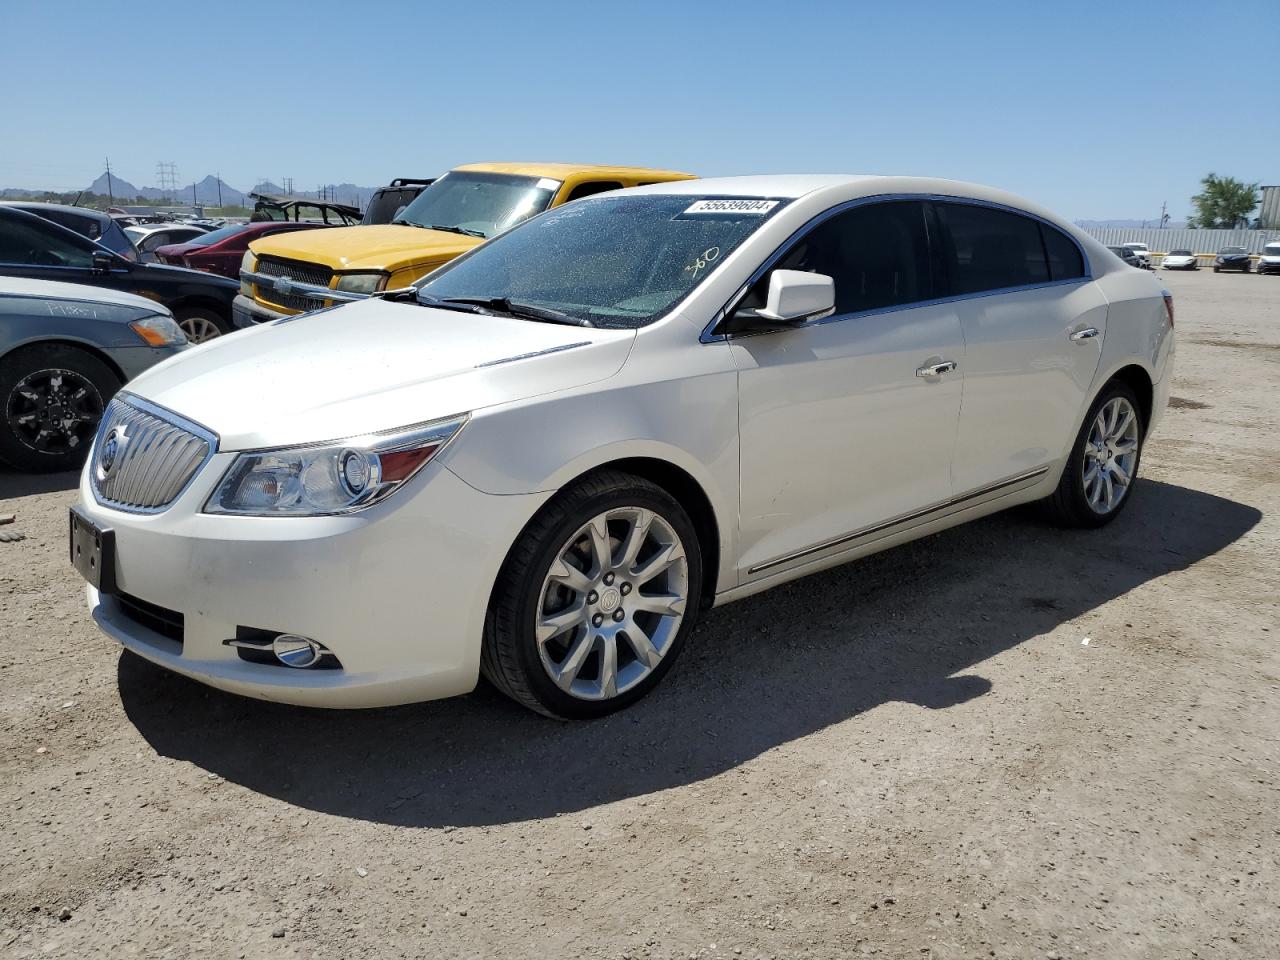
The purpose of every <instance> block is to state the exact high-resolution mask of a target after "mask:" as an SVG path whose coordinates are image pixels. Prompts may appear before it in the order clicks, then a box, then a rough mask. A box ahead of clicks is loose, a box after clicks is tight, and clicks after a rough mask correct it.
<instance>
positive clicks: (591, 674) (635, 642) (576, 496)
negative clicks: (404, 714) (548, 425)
mask: <svg viewBox="0 0 1280 960" xmlns="http://www.w3.org/2000/svg"><path fill="white" fill-rule="evenodd" d="M701 581H702V556H701V552H700V551H699V548H698V540H697V535H696V533H695V532H694V529H693V524H692V522H691V521H690V520H689V517H688V515H687V514H686V513H685V512H684V510H683V509H682V508H681V506H680V505H679V504H678V503H677V502H676V501H675V500H674V499H673V498H672V497H671V495H670V494H668V493H667V492H666V491H665V490H663V489H662V488H661V487H658V486H657V485H655V484H653V483H650V482H649V481H647V480H644V479H641V478H639V477H633V476H630V475H627V474H622V473H612V472H610V473H601V474H598V475H596V476H594V477H589V478H587V479H585V480H583V481H582V482H580V483H578V484H576V485H574V486H573V487H571V488H569V489H567V490H566V491H564V492H563V493H562V494H560V496H558V497H557V498H556V499H555V500H553V501H552V502H551V503H550V504H549V505H548V507H546V508H545V509H544V510H543V511H542V513H541V514H539V515H538V517H536V518H535V519H534V520H533V522H532V523H530V525H529V526H528V527H527V528H526V529H525V530H524V532H523V533H522V534H521V536H520V538H519V540H518V541H517V542H516V544H515V546H514V547H512V550H511V553H510V555H509V556H508V558H507V561H506V563H505V564H504V566H503V569H502V573H501V574H500V575H499V578H498V583H497V585H496V586H495V588H494V594H493V599H492V602H491V603H490V609H489V615H488V617H487V618H486V622H485V635H484V648H483V654H482V660H481V666H482V669H483V670H484V673H485V676H487V677H488V678H489V680H490V681H491V682H492V683H493V684H494V686H496V687H497V688H498V689H499V690H501V691H502V692H503V693H505V694H507V696H509V697H511V698H512V699H514V700H517V701H519V702H520V703H522V704H524V705H525V706H527V707H529V708H530V709H533V710H536V711H538V712H539V713H544V714H546V715H547V716H551V717H557V718H561V719H573V720H578V719H591V718H594V717H600V716H604V715H605V714H608V713H612V712H613V711H615V710H619V709H621V708H623V707H625V706H628V705H629V704H631V703H634V702H635V701H636V700H639V699H640V698H641V697H643V696H644V695H645V694H646V693H648V692H649V691H650V690H652V689H653V688H654V687H655V686H657V684H658V682H659V681H660V680H661V679H662V677H663V676H664V675H665V674H666V672H667V671H668V670H670V669H671V666H672V664H673V663H674V661H675V659H676V657H677V656H678V655H679V653H680V650H681V649H682V648H683V646H684V644H685V642H686V640H687V638H688V634H689V631H690V630H691V629H692V628H693V623H694V620H695V619H696V618H697V615H698V606H699V597H700V593H701V586H700V585H701Z"/></svg>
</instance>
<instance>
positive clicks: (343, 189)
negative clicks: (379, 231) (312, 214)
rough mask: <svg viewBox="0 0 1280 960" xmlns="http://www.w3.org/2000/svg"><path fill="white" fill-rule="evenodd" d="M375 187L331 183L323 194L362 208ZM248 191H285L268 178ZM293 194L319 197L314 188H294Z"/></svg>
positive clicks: (337, 201) (339, 201) (336, 201)
mask: <svg viewBox="0 0 1280 960" xmlns="http://www.w3.org/2000/svg"><path fill="white" fill-rule="evenodd" d="M377 189H378V188H377V187H359V186H356V185H355V184H354V183H337V184H333V183H331V184H327V185H326V186H325V196H326V197H328V199H329V200H331V201H333V202H334V203H347V204H351V205H352V206H356V207H359V208H360V209H361V210H363V209H364V208H365V207H367V206H368V205H369V198H370V197H371V196H373V192H374V191H375V190H377ZM249 192H250V193H272V194H275V195H277V196H279V195H281V194H283V193H284V192H285V189H284V187H282V186H280V184H278V183H272V182H271V181H270V180H264V181H262V183H259V184H257V185H256V186H255V187H254V188H253V189H252V190H251V191H249ZM293 196H295V197H313V198H314V197H319V196H320V193H319V191H316V190H298V189H297V188H295V189H294V191H293Z"/></svg>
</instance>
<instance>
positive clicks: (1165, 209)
mask: <svg viewBox="0 0 1280 960" xmlns="http://www.w3.org/2000/svg"><path fill="white" fill-rule="evenodd" d="M1168 226H1169V201H1168V200H1165V201H1163V202H1162V203H1161V204H1160V229H1161V230H1164V229H1167V228H1168Z"/></svg>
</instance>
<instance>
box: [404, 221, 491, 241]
mask: <svg viewBox="0 0 1280 960" xmlns="http://www.w3.org/2000/svg"><path fill="white" fill-rule="evenodd" d="M416 226H421V227H423V229H426V230H440V231H442V232H444V233H460V234H462V235H463V236H464V237H479V238H480V239H481V240H486V239H488V238H487V237H486V236H485V234H484V231H482V230H468V229H467V228H466V227H441V226H438V225H436V224H434V223H433V224H430V225H424V224H416Z"/></svg>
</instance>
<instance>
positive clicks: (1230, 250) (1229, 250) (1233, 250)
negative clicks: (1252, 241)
mask: <svg viewBox="0 0 1280 960" xmlns="http://www.w3.org/2000/svg"><path fill="white" fill-rule="evenodd" d="M1218 252H1219V253H1247V252H1248V251H1246V250H1245V248H1244V247H1223V248H1222V249H1221V250H1219V251H1218Z"/></svg>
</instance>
